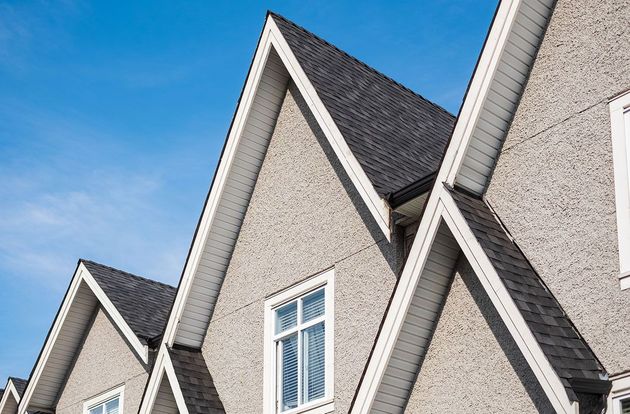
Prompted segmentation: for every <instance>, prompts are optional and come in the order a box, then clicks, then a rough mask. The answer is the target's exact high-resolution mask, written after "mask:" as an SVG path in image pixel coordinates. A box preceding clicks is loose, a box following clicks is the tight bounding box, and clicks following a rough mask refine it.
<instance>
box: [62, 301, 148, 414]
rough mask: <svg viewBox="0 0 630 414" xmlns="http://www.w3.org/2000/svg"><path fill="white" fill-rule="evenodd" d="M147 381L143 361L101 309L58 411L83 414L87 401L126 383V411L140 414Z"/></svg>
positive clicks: (67, 413) (129, 413) (70, 376)
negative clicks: (141, 400) (84, 404)
mask: <svg viewBox="0 0 630 414" xmlns="http://www.w3.org/2000/svg"><path fill="white" fill-rule="evenodd" d="M147 379H148V373H147V371H146V370H145V367H144V365H143V364H142V362H141V361H140V360H139V359H138V358H137V357H136V355H135V353H134V352H133V350H132V349H131V348H130V347H129V345H128V344H127V342H125V340H124V338H123V337H122V336H121V334H120V333H119V332H118V331H117V330H116V327H115V326H114V325H113V324H112V322H111V321H110V319H109V318H108V316H107V314H106V313H105V312H104V311H103V310H102V309H99V310H98V311H97V314H96V318H95V319H94V323H93V324H92V327H91V328H90V331H89V332H88V334H87V337H86V339H85V342H84V344H83V346H82V347H81V350H80V351H79V354H78V357H77V359H76V361H75V365H74V367H73V368H72V371H71V372H70V375H69V376H68V381H67V382H66V384H65V386H64V388H63V390H62V391H61V396H60V397H59V402H58V403H57V409H56V411H55V412H56V413H57V414H82V413H83V403H84V402H85V401H86V400H89V399H91V398H92V397H95V396H97V395H99V394H101V393H103V392H105V391H108V390H110V389H112V388H115V387H117V386H120V385H122V384H124V385H125V391H124V398H125V400H124V407H123V409H124V412H125V414H133V413H137V412H138V408H139V407H140V399H141V398H142V394H143V392H144V387H145V385H146V381H147Z"/></svg>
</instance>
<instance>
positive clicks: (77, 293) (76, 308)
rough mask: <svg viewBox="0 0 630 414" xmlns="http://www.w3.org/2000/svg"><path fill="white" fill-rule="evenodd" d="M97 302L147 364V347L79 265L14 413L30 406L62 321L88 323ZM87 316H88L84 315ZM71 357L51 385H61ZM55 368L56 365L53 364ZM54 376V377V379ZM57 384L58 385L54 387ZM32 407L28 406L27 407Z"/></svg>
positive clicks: (46, 378)
mask: <svg viewBox="0 0 630 414" xmlns="http://www.w3.org/2000/svg"><path fill="white" fill-rule="evenodd" d="M85 289H88V290H89V291H90V292H91V294H92V295H93V296H94V306H92V305H91V304H89V303H87V304H86V303H85V298H84V297H82V296H81V295H82V293H85V292H86V291H85ZM98 303H100V304H101V306H102V307H103V309H104V310H105V312H107V314H108V315H109V317H110V318H111V319H112V321H113V322H114V324H115V325H116V327H117V328H118V329H119V330H120V332H121V333H122V334H123V337H124V339H125V340H126V341H127V343H128V344H129V346H130V347H131V349H132V350H133V352H135V353H136V354H137V355H138V357H139V358H140V359H141V360H142V361H143V362H144V363H145V364H148V361H149V350H148V347H147V346H146V345H145V344H143V343H142V342H141V341H140V339H139V338H138V337H137V336H136V335H135V334H134V333H133V331H132V330H131V328H130V327H129V325H128V324H127V322H126V321H125V320H124V318H123V317H122V315H121V314H120V312H119V311H118V309H116V307H115V306H114V304H113V303H112V302H111V300H110V299H109V298H108V297H107V295H106V294H105V292H104V291H103V289H101V287H100V286H99V285H98V283H97V282H96V280H95V279H94V277H93V276H92V275H91V274H90V272H89V270H88V269H87V268H86V267H85V265H84V264H83V263H82V262H79V265H78V266H77V269H76V272H75V274H74V276H73V278H72V281H71V282H70V287H69V288H68V292H67V294H66V296H65V298H64V300H63V302H62V304H61V306H60V308H59V312H58V314H57V317H56V318H55V320H54V322H53V325H52V327H51V329H50V333H49V335H48V337H47V338H46V342H45V343H44V346H43V348H42V351H41V354H40V356H39V358H38V359H37V362H36V364H35V367H34V368H33V372H32V374H31V377H30V380H29V382H28V385H27V387H26V390H25V391H24V396H23V398H22V401H20V405H19V407H18V414H25V413H26V410H27V409H28V408H29V406H30V405H31V400H32V398H33V397H34V395H35V393H36V390H37V388H38V386H39V382H40V380H41V379H42V377H43V374H44V371H45V370H46V368H47V366H48V362H49V359H50V358H51V355H52V353H53V351H54V349H55V346H56V344H57V342H58V341H60V340H61V339H62V337H63V333H64V332H63V328H64V326H65V323H66V319H67V318H68V317H69V315H70V314H71V313H72V314H82V320H83V321H88V320H91V317H92V314H93V312H94V310H95V306H96V305H97V304H98ZM87 313H89V314H87ZM88 328H89V324H88V323H85V326H83V327H81V328H80V329H88ZM82 333H83V335H82V336H84V335H85V331H82ZM73 340H74V341H75V342H76V343H75V345H76V347H77V350H78V346H80V343H81V341H82V339H77V338H74V339H73ZM73 358H74V356H73V355H70V356H68V358H67V361H64V363H65V364H67V367H66V368H64V369H62V370H61V371H59V369H55V375H53V378H55V386H61V384H62V381H63V379H64V378H65V375H66V373H67V370H68V369H70V367H71V364H72V360H73ZM55 365H57V364H55ZM57 377H58V378H57ZM49 380H51V376H50V375H46V376H45V381H49ZM57 384H58V385H57ZM31 408H32V407H31ZM36 408H37V409H40V410H50V409H52V408H54V407H40V406H36Z"/></svg>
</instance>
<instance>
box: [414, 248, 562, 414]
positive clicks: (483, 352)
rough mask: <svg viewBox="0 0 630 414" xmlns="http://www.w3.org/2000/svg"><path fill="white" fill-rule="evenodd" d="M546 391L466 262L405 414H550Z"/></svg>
mask: <svg viewBox="0 0 630 414" xmlns="http://www.w3.org/2000/svg"><path fill="white" fill-rule="evenodd" d="M544 395H545V394H544V392H543V391H542V389H541V388H540V387H539V385H538V383H537V382H536V378H535V377H534V374H533V373H532V371H531V370H530V369H529V366H528V365H527V361H526V360H525V358H524V357H523V356H522V354H521V352H520V351H519V349H518V346H517V345H516V343H515V342H514V340H513V339H512V337H511V336H510V333H509V331H508V330H507V328H506V327H505V325H504V324H503V322H502V321H501V318H500V316H499V315H498V313H497V312H496V310H495V308H494V306H493V304H492V302H491V301H490V298H489V297H488V295H487V294H486V293H485V291H484V290H483V287H482V286H481V284H480V282H479V280H478V279H477V277H476V276H475V274H474V272H473V271H472V269H471V268H470V266H469V265H468V263H467V262H466V261H465V260H464V261H462V263H460V264H459V266H458V271H457V273H456V274H455V277H454V280H453V284H452V287H451V290H450V292H449V294H448V296H447V299H446V302H445V304H444V309H443V311H442V315H441V316H440V319H439V321H438V324H437V327H436V330H435V333H434V336H433V339H432V341H431V345H430V346H429V349H428V351H427V355H426V357H425V360H424V362H423V364H422V368H421V369H420V373H419V375H418V379H417V380H416V384H415V386H414V388H413V390H412V393H411V396H410V398H409V403H408V405H407V409H406V412H407V413H423V414H424V413H426V414H430V413H445V412H448V413H455V414H460V413H461V414H467V413H497V414H498V413H501V414H502V413H524V414H526V413H551V412H553V409H552V407H551V406H550V404H549V402H548V401H547V399H546V398H545V397H544Z"/></svg>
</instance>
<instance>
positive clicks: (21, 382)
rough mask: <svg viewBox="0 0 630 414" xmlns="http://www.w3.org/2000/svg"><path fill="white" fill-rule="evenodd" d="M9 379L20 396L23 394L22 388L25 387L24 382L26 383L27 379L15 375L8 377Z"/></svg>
mask: <svg viewBox="0 0 630 414" xmlns="http://www.w3.org/2000/svg"><path fill="white" fill-rule="evenodd" d="M9 381H11V382H13V386H15V390H16V391H17V393H18V395H19V396H20V398H22V395H24V390H25V389H26V384H28V380H25V379H22V378H16V377H9ZM0 398H2V397H0Z"/></svg>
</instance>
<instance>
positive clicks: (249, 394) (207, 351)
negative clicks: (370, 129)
mask: <svg viewBox="0 0 630 414" xmlns="http://www.w3.org/2000/svg"><path fill="white" fill-rule="evenodd" d="M366 216H367V218H366ZM370 220H372V219H371V216H370V214H369V211H368V210H367V207H366V206H365V205H364V204H363V203H362V200H361V197H360V196H359V195H358V193H357V191H356V189H355V188H354V187H353V185H352V183H351V182H350V180H349V178H348V177H347V175H346V174H345V171H344V169H343V167H342V166H341V165H340V162H339V161H338V159H337V158H336V156H335V154H334V151H333V150H332V148H331V147H330V144H329V143H328V141H327V140H326V138H325V137H324V136H323V133H322V131H321V128H319V126H318V124H317V122H316V121H315V118H314V115H313V114H312V113H311V112H310V109H309V108H308V106H307V105H306V103H305V101H304V98H303V97H302V96H301V95H300V93H299V91H298V89H297V87H296V86H295V85H293V84H290V86H289V90H288V92H287V94H286V96H285V99H284V102H283V105H282V108H281V110H280V114H279V116H278V121H277V124H276V128H275V130H274V133H273V134H272V138H271V141H270V144H269V148H268V150H267V155H266V157H265V160H264V162H263V166H262V168H261V171H260V174H259V177H258V180H257V182H256V186H255V189H254V192H253V195H252V198H251V201H250V204H249V207H248V210H247V213H246V215H245V218H244V220H243V225H242V227H241V230H240V233H239V236H238V240H237V242H236V245H235V248H234V253H233V255H232V258H231V261H230V264H229V266H228V269H227V272H226V276H225V281H224V283H223V285H222V288H221V293H220V294H219V297H218V299H217V305H216V308H215V310H214V314H213V317H212V320H211V321H210V323H209V326H208V330H207V333H206V335H205V338H204V343H203V346H202V352H203V355H204V357H205V358H206V361H207V362H208V366H209V367H210V370H211V373H212V376H213V378H214V381H215V384H216V387H217V390H218V392H219V395H220V396H221V400H222V401H223V404H224V405H225V407H226V410H227V411H228V412H234V411H237V412H262V411H263V405H262V404H263V400H264V398H262V394H261V392H262V391H263V389H262V384H263V383H264V381H265V380H266V379H267V378H268V377H265V376H264V372H263V370H262V369H261V368H262V367H263V366H264V361H263V360H262V359H263V356H264V326H265V323H264V314H265V312H264V304H265V301H266V300H267V299H268V298H269V297H270V296H273V295H274V294H277V293H278V292H279V291H283V290H285V289H287V288H289V287H291V286H295V285H297V284H298V283H300V282H303V281H304V280H306V279H309V278H310V277H311V276H313V275H317V274H320V273H321V272H323V271H326V270H329V269H334V275H335V277H334V279H335V282H334V292H335V300H334V304H335V314H336V315H338V316H337V317H336V318H335V329H334V342H335V344H336V350H337V351H336V356H335V380H336V384H335V387H336V388H335V401H334V404H335V410H339V411H340V412H344V411H346V410H347V407H348V406H349V404H350V402H351V399H352V395H353V392H354V389H355V388H356V386H357V384H358V382H359V381H360V377H361V373H362V367H363V366H364V365H365V362H366V361H367V358H368V355H369V352H370V348H371V346H372V344H373V342H374V338H375V336H376V333H377V331H378V327H379V323H380V318H381V316H382V313H383V312H384V310H385V308H386V306H387V302H388V300H389V297H390V295H391V291H392V289H393V287H394V285H395V283H396V275H397V271H398V269H399V268H400V265H401V262H400V258H399V256H398V254H399V253H400V252H399V250H397V248H398V247H399V246H400V244H399V240H398V239H395V240H394V241H393V242H392V243H389V242H388V241H387V240H386V239H385V237H384V236H383V235H382V233H381V232H380V230H379V228H378V226H377V225H376V223H374V222H373V221H370Z"/></svg>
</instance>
